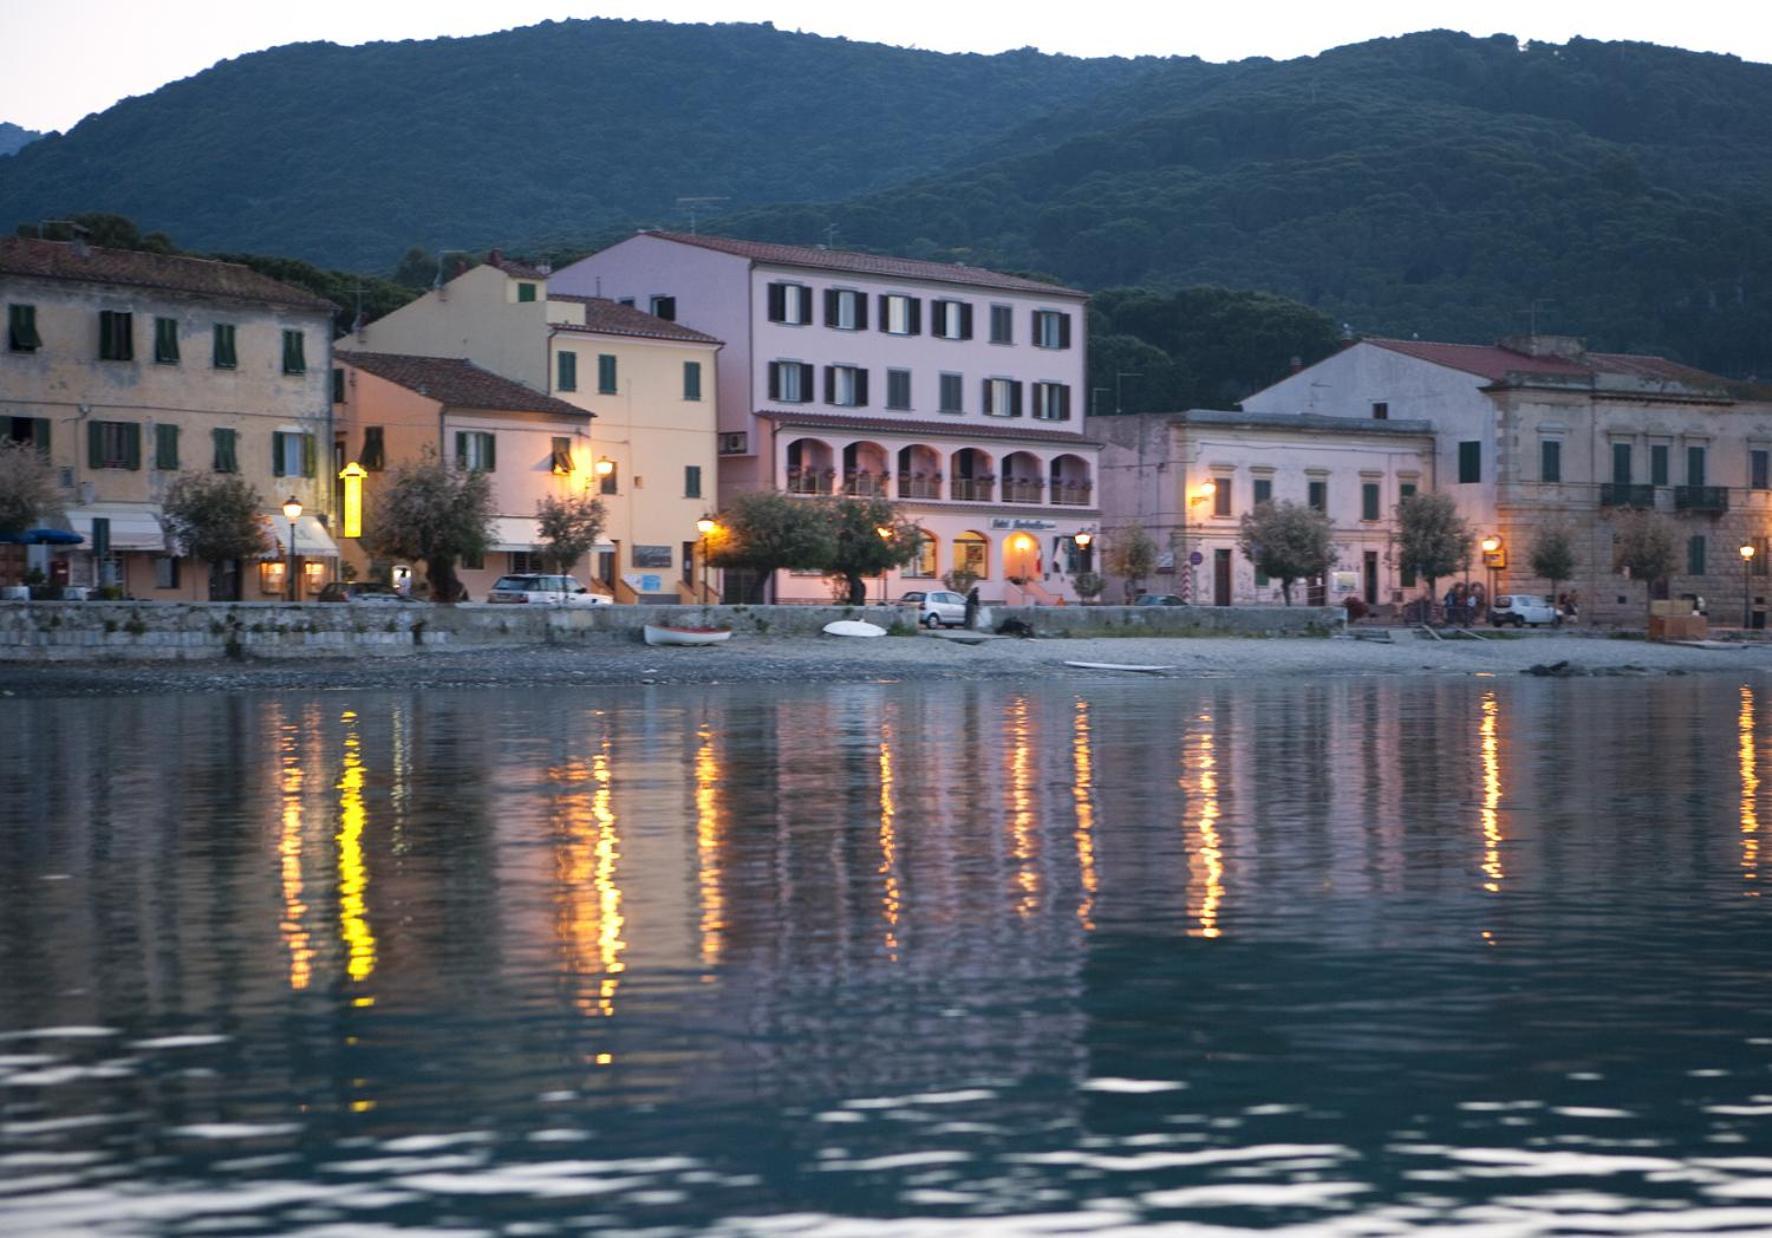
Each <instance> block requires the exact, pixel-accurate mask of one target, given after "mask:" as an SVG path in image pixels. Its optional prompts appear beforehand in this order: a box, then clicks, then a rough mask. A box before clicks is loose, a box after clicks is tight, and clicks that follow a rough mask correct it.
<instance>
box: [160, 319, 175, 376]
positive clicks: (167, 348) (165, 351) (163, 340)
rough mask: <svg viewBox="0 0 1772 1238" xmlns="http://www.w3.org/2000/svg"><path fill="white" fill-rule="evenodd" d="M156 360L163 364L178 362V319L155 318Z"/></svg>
mask: <svg viewBox="0 0 1772 1238" xmlns="http://www.w3.org/2000/svg"><path fill="white" fill-rule="evenodd" d="M154 360H155V361H156V362H158V363H160V364H161V365H176V364H178V320H177V319H176V318H156V319H154Z"/></svg>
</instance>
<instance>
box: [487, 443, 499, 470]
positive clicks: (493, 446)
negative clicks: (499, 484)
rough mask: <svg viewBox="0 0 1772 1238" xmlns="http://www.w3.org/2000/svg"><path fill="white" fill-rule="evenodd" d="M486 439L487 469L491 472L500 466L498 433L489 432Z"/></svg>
mask: <svg viewBox="0 0 1772 1238" xmlns="http://www.w3.org/2000/svg"><path fill="white" fill-rule="evenodd" d="M484 441H485V443H486V453H485V454H486V471H487V472H488V473H490V472H493V471H494V470H495V469H497V468H498V435H496V434H487V435H485V436H484Z"/></svg>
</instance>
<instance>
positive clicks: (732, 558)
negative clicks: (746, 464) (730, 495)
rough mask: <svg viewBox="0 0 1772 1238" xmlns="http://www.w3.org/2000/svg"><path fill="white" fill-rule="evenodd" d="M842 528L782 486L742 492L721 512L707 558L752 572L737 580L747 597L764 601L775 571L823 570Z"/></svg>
mask: <svg viewBox="0 0 1772 1238" xmlns="http://www.w3.org/2000/svg"><path fill="white" fill-rule="evenodd" d="M835 540H836V531H835V529H834V528H833V527H832V525H831V522H830V521H829V520H825V519H823V518H821V517H820V516H819V514H818V512H817V511H816V510H815V509H814V507H813V505H812V504H810V503H807V502H806V501H805V500H803V499H793V498H789V497H788V496H787V495H785V494H782V493H781V492H780V491H776V490H755V491H752V492H750V493H749V494H741V495H739V496H738V497H737V498H736V499H734V500H733V501H732V505H731V506H730V507H728V508H727V509H726V510H725V511H723V512H721V513H720V516H719V519H718V521H717V522H716V523H715V526H714V531H713V532H711V533H709V534H708V550H707V562H708V564H709V565H710V566H712V567H718V568H724V569H726V570H727V571H728V572H729V573H730V572H734V571H737V572H743V573H746V574H752V575H753V579H752V580H750V581H744V582H742V584H741V582H739V581H734V580H732V579H731V578H730V577H728V583H729V585H733V586H737V587H738V588H739V591H741V592H743V593H744V594H745V596H743V597H741V598H739V599H737V600H739V601H745V602H760V601H762V600H763V599H762V592H763V582H764V581H766V580H768V579H769V576H770V574H771V573H773V572H776V571H779V570H783V569H786V570H788V571H805V572H823V571H828V570H829V564H830V563H831V561H832V560H833V558H834V557H835V553H836V546H835Z"/></svg>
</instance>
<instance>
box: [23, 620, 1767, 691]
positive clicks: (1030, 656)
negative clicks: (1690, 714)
mask: <svg viewBox="0 0 1772 1238" xmlns="http://www.w3.org/2000/svg"><path fill="white" fill-rule="evenodd" d="M1397 636H1398V639H1396V640H1394V641H1390V642H1386V641H1382V640H1358V639H1352V638H1349V637H1336V638H1326V639H1325V638H1318V639H1310V638H1289V639H1247V638H1237V637H1212V638H1186V637H1092V638H1069V639H1030V640H1019V639H1006V640H993V641H989V642H986V643H983V644H980V645H970V646H969V645H962V644H959V643H957V642H954V641H946V640H940V639H934V638H931V637H929V636H927V635H918V636H906V637H890V636H889V637H881V638H876V639H871V640H870V639H843V638H838V637H827V636H816V637H751V638H735V639H733V640H732V641H730V642H729V643H727V644H725V645H720V646H714V647H711V648H701V649H653V648H648V647H646V646H644V645H642V644H639V643H638V642H634V643H627V642H616V641H608V642H598V643H594V644H583V645H571V646H545V647H543V646H538V647H532V648H514V649H476V650H469V651H462V652H443V651H438V652H424V653H417V654H413V655H410V656H404V657H379V658H349V659H343V658H341V659H331V658H328V659H303V660H300V661H291V660H286V659H267V660H263V661H259V660H251V659H248V660H245V661H239V662H218V661H214V660H210V661H201V662H184V663H151V664H142V663H134V664H122V663H105V662H73V663H54V664H45V665H23V664H12V665H6V666H0V693H4V694H5V695H11V696H43V695H69V694H139V693H160V692H213V691H298V690H341V689H352V688H370V689H374V688H387V689H410V688H414V687H419V688H427V689H428V688H472V687H499V686H511V685H523V684H551V685H564V684H588V685H597V684H611V685H614V684H652V683H787V682H798V683H808V682H814V683H816V682H854V681H865V680H900V681H905V682H918V681H925V680H927V681H935V680H956V679H1018V678H1026V677H1035V676H1037V677H1040V678H1049V677H1054V676H1057V677H1069V678H1079V677H1090V678H1099V677H1101V676H1104V675H1109V676H1111V675H1114V674H1115V672H1113V671H1104V670H1089V669H1081V668H1076V667H1071V666H1067V665H1066V663H1068V662H1097V663H1129V664H1137V665H1141V666H1151V665H1158V666H1165V667H1170V668H1173V669H1171V670H1168V671H1165V672H1164V674H1166V675H1170V676H1174V677H1183V678H1195V677H1210V676H1237V677H1245V676H1251V675H1287V676H1299V675H1471V674H1493V675H1513V674H1522V673H1529V672H1530V671H1531V670H1532V668H1534V667H1540V668H1542V667H1549V666H1555V665H1556V664H1559V663H1564V664H1566V666H1564V667H1562V668H1561V670H1562V672H1563V673H1573V674H1578V675H1579V674H1597V675H1644V676H1653V675H1669V674H1673V675H1684V674H1698V673H1705V672H1721V673H1728V674H1740V673H1742V672H1758V673H1765V672H1769V671H1772V644H1758V643H1753V644H1743V645H1722V646H1720V647H1705V648H1695V647H1691V646H1682V645H1666V644H1650V643H1648V642H1645V641H1642V640H1620V639H1609V638H1608V637H1606V636H1604V635H1599V634H1594V635H1589V634H1586V633H1567V632H1565V633H1543V634H1536V633H1534V634H1524V635H1519V636H1515V635H1513V634H1511V633H1510V634H1507V635H1506V636H1505V637H1502V638H1500V639H1489V640H1471V639H1452V640H1446V641H1435V640H1432V639H1427V638H1415V637H1413V636H1412V635H1410V634H1408V633H1398V634H1397Z"/></svg>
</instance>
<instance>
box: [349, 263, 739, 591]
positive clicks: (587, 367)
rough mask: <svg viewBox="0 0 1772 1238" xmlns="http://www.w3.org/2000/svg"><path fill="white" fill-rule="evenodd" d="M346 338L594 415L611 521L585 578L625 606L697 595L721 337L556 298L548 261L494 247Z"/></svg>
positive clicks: (592, 451)
mask: <svg viewBox="0 0 1772 1238" xmlns="http://www.w3.org/2000/svg"><path fill="white" fill-rule="evenodd" d="M660 308H661V309H662V308H664V307H660ZM340 347H341V348H345V349H349V350H352V351H360V352H384V353H398V354H404V355H409V356H423V357H441V358H457V359H466V360H469V361H472V362H474V363H475V364H476V365H478V366H481V367H483V368H484V369H486V370H489V371H491V372H493V373H495V374H498V375H501V376H503V377H504V378H507V379H511V380H512V381H514V382H517V383H521V384H523V385H524V386H526V387H529V388H531V389H532V390H534V391H537V392H542V393H546V394H548V395H551V396H553V397H555V398H557V399H559V400H563V401H565V402H566V403H568V404H571V405H573V406H575V407H577V408H579V409H581V410H583V411H585V412H587V413H590V414H592V415H594V418H595V420H593V421H592V422H590V424H589V428H588V431H587V433H588V436H589V437H588V439H587V440H586V441H585V442H584V444H583V450H584V452H585V455H586V459H587V462H588V466H589V469H590V474H591V478H592V485H591V489H592V492H593V493H595V494H597V495H599V496H600V497H601V498H602V499H603V503H604V507H605V509H606V511H607V517H608V523H607V525H606V527H605V531H604V536H605V538H606V539H607V545H606V547H605V548H604V549H602V550H600V551H599V552H598V553H597V555H596V558H595V561H594V562H593V563H592V564H590V565H589V575H590V576H591V577H592V578H593V579H594V580H596V581H599V582H601V583H602V585H603V586H604V587H605V588H607V589H608V590H610V591H611V592H612V593H614V594H615V596H616V597H617V598H618V599H619V600H622V601H638V600H647V601H672V602H674V601H679V600H686V599H687V598H688V597H690V596H691V587H690V585H689V583H688V582H689V581H690V578H691V576H692V574H693V572H694V567H695V565H694V561H693V559H694V548H695V546H696V543H697V538H698V536H699V535H698V533H697V531H696V521H697V520H699V519H700V518H701V517H702V516H704V515H707V514H709V513H710V512H712V511H713V510H714V509H715V506H716V501H717V496H716V494H715V484H716V476H715V466H716V463H717V459H718V454H717V444H716V438H715V430H716V415H717V409H716V401H715V384H714V359H715V356H716V355H717V353H718V352H719V349H720V347H721V345H720V341H718V340H716V339H714V338H713V337H712V336H709V335H704V334H703V333H701V332H699V331H692V330H690V329H689V328H687V327H682V326H679V325H678V324H676V323H675V322H672V321H670V320H669V319H667V318H663V317H659V316H656V315H654V314H650V313H647V312H645V311H643V310H640V309H638V308H636V307H634V306H631V305H623V304H620V303H618V302H615V301H611V300H607V299H604V298H602V297H594V296H570V297H568V296H559V295H552V294H550V293H549V291H548V272H547V271H546V270H544V269H542V268H538V267H529V266H523V265H521V264H518V263H514V262H508V261H505V260H503V259H501V258H500V257H499V256H498V255H496V254H495V255H493V259H492V261H491V262H489V263H487V264H486V265H484V266H478V267H475V268H473V269H472V270H469V271H467V272H465V273H463V274H461V275H459V276H457V277H456V278H454V279H452V280H450V281H449V282H448V283H446V284H444V285H442V286H441V287H439V288H436V289H433V290H432V291H430V292H428V293H426V294H425V295H424V296H422V297H420V298H419V299H418V300H416V301H414V302H412V303H411V304H410V305H406V306H403V307H402V308H400V309H398V310H395V311H394V312H393V313H392V314H389V315H387V316H386V317H384V318H381V319H378V320H377V321H375V322H373V323H370V324H368V325H367V326H365V327H363V328H362V329H361V330H359V331H358V332H357V333H356V334H355V335H353V336H352V337H350V338H349V339H347V340H345V341H342V342H341V344H340Z"/></svg>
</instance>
